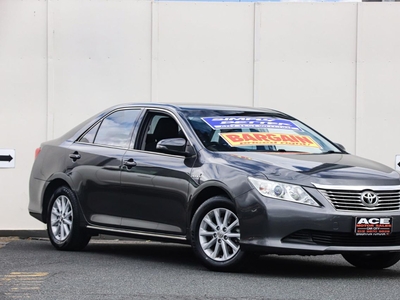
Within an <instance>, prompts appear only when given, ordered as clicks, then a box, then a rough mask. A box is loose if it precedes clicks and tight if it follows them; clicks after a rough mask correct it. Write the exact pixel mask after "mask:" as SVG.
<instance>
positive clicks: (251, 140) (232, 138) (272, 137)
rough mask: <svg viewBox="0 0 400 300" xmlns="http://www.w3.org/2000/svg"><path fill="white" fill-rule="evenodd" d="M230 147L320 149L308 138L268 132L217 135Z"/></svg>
mask: <svg viewBox="0 0 400 300" xmlns="http://www.w3.org/2000/svg"><path fill="white" fill-rule="evenodd" d="M219 135H220V136H221V137H222V138H223V139H224V140H225V141H226V142H227V143H228V144H229V145H230V146H232V147H240V146H253V145H258V146H261V145H269V146H270V145H286V146H304V147H313V148H321V146H320V145H318V144H317V143H316V142H315V141H314V140H313V139H312V138H311V137H310V136H306V135H300V134H283V133H268V132H227V133H220V134H219Z"/></svg>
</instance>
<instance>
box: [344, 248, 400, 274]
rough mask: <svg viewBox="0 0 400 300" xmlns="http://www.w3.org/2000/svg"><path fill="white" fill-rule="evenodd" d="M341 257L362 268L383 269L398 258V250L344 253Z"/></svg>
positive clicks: (391, 264) (399, 254)
mask: <svg viewBox="0 0 400 300" xmlns="http://www.w3.org/2000/svg"><path fill="white" fill-rule="evenodd" d="M342 256H343V258H344V259H345V260H346V261H347V262H348V263H350V264H352V265H353V266H355V267H357V268H362V269H375V270H376V269H385V268H389V267H391V266H393V265H394V264H396V263H397V262H398V261H399V260H400V253H398V252H373V253H346V254H342Z"/></svg>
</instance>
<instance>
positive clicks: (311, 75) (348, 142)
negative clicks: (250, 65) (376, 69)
mask: <svg viewBox="0 0 400 300" xmlns="http://www.w3.org/2000/svg"><path fill="white" fill-rule="evenodd" d="M257 9H260V10H261V12H260V13H259V21H258V23H259V26H260V33H259V39H258V40H257V41H256V42H257V43H258V45H259V47H258V49H256V57H257V61H256V78H255V80H256V82H255V86H256V89H257V91H256V96H257V97H256V99H255V104H256V105H257V106H267V107H272V108H275V109H278V110H283V111H285V112H287V113H289V114H291V115H293V116H295V117H297V118H300V119H301V120H303V121H304V122H306V123H308V124H309V125H311V126H313V127H315V128H316V129H317V130H318V131H320V132H321V133H323V134H326V135H327V136H328V137H329V138H331V139H333V140H334V141H336V142H340V143H342V144H344V145H345V146H346V148H347V149H348V150H349V151H351V152H353V151H354V149H355V145H354V134H355V106H354V101H355V74H356V65H355V60H356V29H357V27H356V25H357V23H356V15H357V5H356V4H348V3H347V4H344V5H342V4H328V3H276V4H274V3H263V4H261V5H258V6H257Z"/></svg>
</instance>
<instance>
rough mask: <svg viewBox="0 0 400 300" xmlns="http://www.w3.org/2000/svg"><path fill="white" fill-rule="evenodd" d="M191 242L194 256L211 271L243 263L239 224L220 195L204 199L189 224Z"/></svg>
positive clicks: (229, 203) (232, 267)
mask: <svg viewBox="0 0 400 300" xmlns="http://www.w3.org/2000/svg"><path fill="white" fill-rule="evenodd" d="M191 238H192V239H191V242H192V248H193V251H194V253H195V254H196V256H197V257H198V258H199V259H200V261H201V262H202V263H203V265H205V266H206V267H207V268H208V269H210V270H213V271H222V272H226V271H236V270H238V269H240V268H241V267H242V265H243V263H244V262H245V258H246V253H245V252H244V251H243V250H242V249H241V247H240V224H239V218H238V217H237V216H236V213H235V206H234V205H233V203H232V202H231V201H229V200H228V199H227V198H225V197H222V196H216V197H212V198H210V199H208V200H207V201H206V202H204V203H203V204H202V205H201V206H200V207H199V208H198V209H197V211H196V213H195V214H194V216H193V220H192V223H191Z"/></svg>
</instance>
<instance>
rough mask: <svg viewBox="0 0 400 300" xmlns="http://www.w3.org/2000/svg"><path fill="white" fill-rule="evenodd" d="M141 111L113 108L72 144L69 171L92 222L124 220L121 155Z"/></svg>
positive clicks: (116, 223)
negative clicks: (113, 109)
mask: <svg viewBox="0 0 400 300" xmlns="http://www.w3.org/2000/svg"><path fill="white" fill-rule="evenodd" d="M140 112H141V110H140V109H120V110H117V111H113V112H112V113H110V114H108V115H107V116H105V117H104V118H103V119H102V120H100V121H99V122H97V123H96V124H95V125H94V126H93V127H92V128H90V129H89V130H88V131H87V132H86V133H85V134H84V135H83V136H82V137H81V138H80V139H79V140H78V141H77V142H75V143H74V144H73V145H72V146H71V147H70V151H69V160H68V166H67V167H68V172H69V173H70V176H71V178H72V180H73V181H74V183H75V191H76V192H77V194H78V197H79V200H80V203H81V206H82V210H83V212H84V214H85V217H86V218H87V220H88V222H90V223H95V224H103V225H113V226H119V225H120V224H121V217H120V214H121V207H120V174H121V173H120V171H121V166H122V158H123V156H124V154H125V152H126V150H127V149H128V147H129V144H130V140H131V137H132V134H133V131H134V127H135V124H136V120H137V118H138V116H139V114H140Z"/></svg>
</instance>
